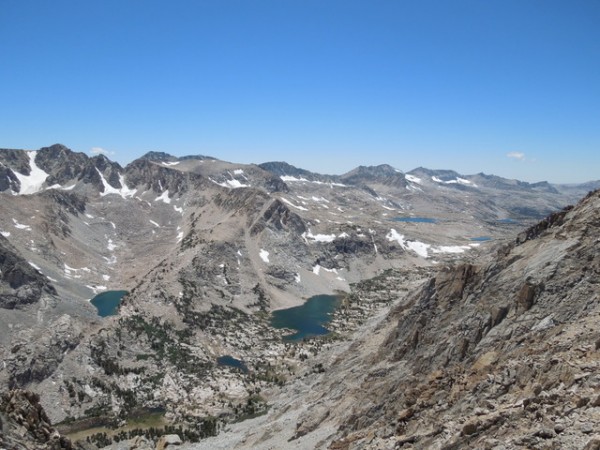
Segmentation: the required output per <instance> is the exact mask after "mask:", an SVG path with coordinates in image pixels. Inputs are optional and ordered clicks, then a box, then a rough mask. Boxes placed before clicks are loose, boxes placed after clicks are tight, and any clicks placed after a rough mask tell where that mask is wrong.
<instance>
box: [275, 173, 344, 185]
mask: <svg viewBox="0 0 600 450" xmlns="http://www.w3.org/2000/svg"><path fill="white" fill-rule="evenodd" d="M279 178H281V181H285V182H286V183H288V182H291V183H313V184H323V185H326V186H329V187H334V186H337V187H346V185H345V184H342V183H334V182H333V181H328V182H325V181H310V180H307V179H306V178H296V177H293V176H290V175H282V176H280V177H279Z"/></svg>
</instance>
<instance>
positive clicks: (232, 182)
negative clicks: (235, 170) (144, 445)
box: [209, 178, 250, 189]
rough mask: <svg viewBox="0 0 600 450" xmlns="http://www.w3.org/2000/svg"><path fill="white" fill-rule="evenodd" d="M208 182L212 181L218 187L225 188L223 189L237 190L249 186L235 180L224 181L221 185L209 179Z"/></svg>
mask: <svg viewBox="0 0 600 450" xmlns="http://www.w3.org/2000/svg"><path fill="white" fill-rule="evenodd" d="M209 180H210V181H212V182H213V183H215V184H218V185H219V186H222V187H225V188H229V189H238V188H244V187H250V185H249V184H243V183H242V182H240V181H239V180H236V179H235V178H232V179H231V180H225V181H224V182H222V183H219V182H218V181H215V180H213V179H212V178H209Z"/></svg>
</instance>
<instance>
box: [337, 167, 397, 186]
mask: <svg viewBox="0 0 600 450" xmlns="http://www.w3.org/2000/svg"><path fill="white" fill-rule="evenodd" d="M340 179H341V180H342V182H343V183H346V184H354V185H359V186H361V185H369V184H371V183H376V184H383V185H388V186H394V187H399V188H405V187H406V186H407V185H408V183H407V181H406V178H405V177H404V174H403V173H402V172H400V171H398V170H396V169H394V168H393V167H392V166H389V165H387V164H381V165H379V166H359V167H357V168H356V169H354V170H352V171H350V172H348V173H346V174H344V175H342V176H341V177H340Z"/></svg>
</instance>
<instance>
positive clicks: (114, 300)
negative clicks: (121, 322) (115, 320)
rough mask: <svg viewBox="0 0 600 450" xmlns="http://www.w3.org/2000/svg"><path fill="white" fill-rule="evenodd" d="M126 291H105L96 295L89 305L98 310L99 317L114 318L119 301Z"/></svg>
mask: <svg viewBox="0 0 600 450" xmlns="http://www.w3.org/2000/svg"><path fill="white" fill-rule="evenodd" d="M125 294H127V291H106V292H102V293H101V294H98V295H96V296H95V297H94V298H93V299H91V300H90V303H91V304H92V305H94V306H95V307H96V309H97V310H98V315H99V316H100V317H106V316H114V315H116V314H117V310H118V309H119V305H120V304H121V299H122V298H123V297H124V296H125Z"/></svg>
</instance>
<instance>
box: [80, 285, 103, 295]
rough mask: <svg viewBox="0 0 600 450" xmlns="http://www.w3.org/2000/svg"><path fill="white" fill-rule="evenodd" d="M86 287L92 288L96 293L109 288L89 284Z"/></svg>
mask: <svg viewBox="0 0 600 450" xmlns="http://www.w3.org/2000/svg"><path fill="white" fill-rule="evenodd" d="M85 287H86V288H88V289H90V290H91V291H92V292H93V293H94V295H96V294H97V293H98V292H102V291H105V290H106V289H108V288H107V287H106V286H90V285H88V284H86V285H85Z"/></svg>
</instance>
